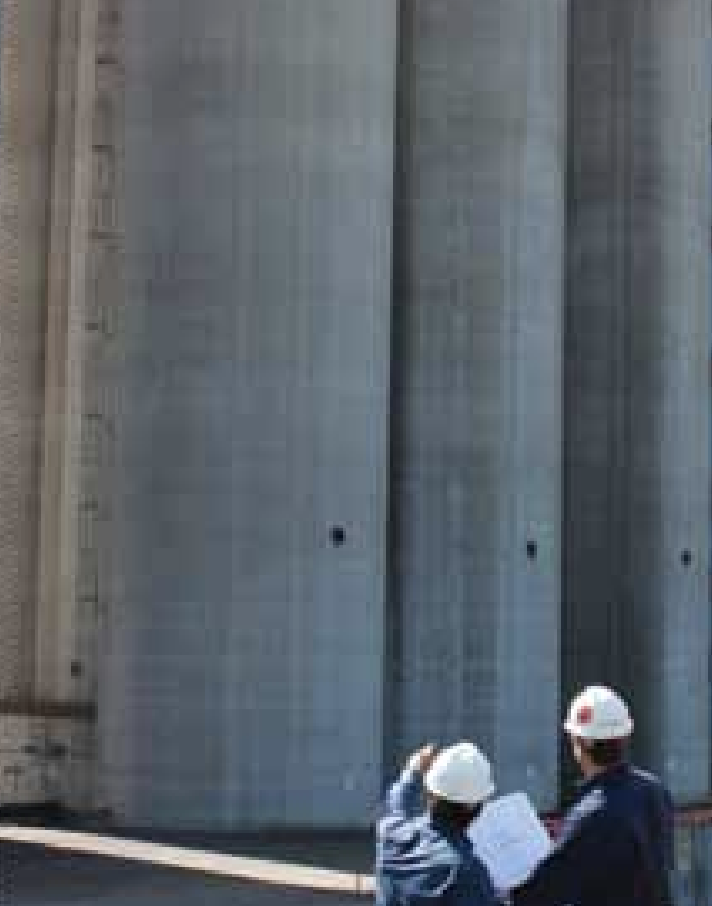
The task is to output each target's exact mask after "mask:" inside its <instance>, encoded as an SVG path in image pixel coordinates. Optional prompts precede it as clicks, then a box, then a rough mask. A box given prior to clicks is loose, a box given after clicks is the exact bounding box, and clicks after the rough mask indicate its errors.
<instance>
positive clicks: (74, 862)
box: [0, 841, 371, 906]
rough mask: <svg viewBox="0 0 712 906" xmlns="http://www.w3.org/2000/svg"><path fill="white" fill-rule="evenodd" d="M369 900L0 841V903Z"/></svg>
mask: <svg viewBox="0 0 712 906" xmlns="http://www.w3.org/2000/svg"><path fill="white" fill-rule="evenodd" d="M369 902H371V898H370V897H369V896H367V895H360V896H359V895H349V894H345V893H337V892H329V891H317V890H313V889H309V888H294V887H292V886H290V885H289V884H288V883H287V884H285V883H254V882H249V881H245V880H242V879H239V878H226V877H215V876H211V875H210V874H205V873H201V872H196V871H186V870H178V869H168V868H162V867H160V866H156V865H152V864H148V863H139V862H134V861H128V860H123V859H111V858H103V857H98V856H92V855H87V854H78V853H64V852H56V851H52V850H49V849H47V848H45V847H41V846H34V845H31V844H26V843H21V844H18V843H8V842H7V841H1V842H0V904H1V906H80V904H95V906H163V904H165V906H168V904H171V906H222V904H226V906H227V904H232V906H235V904H242V903H244V904H246V906H247V904H250V906H277V904H282V906H307V904H314V906H320V904H323V906H347V904H349V906H355V904H365V903H369Z"/></svg>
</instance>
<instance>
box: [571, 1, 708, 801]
mask: <svg viewBox="0 0 712 906" xmlns="http://www.w3.org/2000/svg"><path fill="white" fill-rule="evenodd" d="M571 17H572V32H571V64H570V99H571V103H570V135H571V140H570V149H571V159H570V179H569V196H570V197H569V222H568V233H567V235H568V238H569V261H568V290H567V312H566V318H567V347H566V349H567V359H566V369H565V374H566V381H565V384H566V404H565V409H566V518H565V537H566V541H567V547H566V553H565V560H566V566H565V575H566V585H565V607H564V629H563V632H564V646H563V647H564V660H563V663H564V687H565V690H566V692H567V693H571V692H573V691H574V689H575V688H576V687H577V686H579V685H581V684H583V683H586V682H591V681H593V680H608V681H610V682H615V683H618V684H619V685H621V686H622V688H623V689H624V691H626V692H627V694H629V695H630V696H631V698H632V701H633V704H634V707H635V711H636V720H637V730H638V732H637V733H636V740H637V745H638V748H639V754H640V756H641V757H642V758H643V760H645V761H646V762H647V763H649V764H650V765H651V766H652V767H655V768H657V769H659V770H661V771H662V772H663V773H664V775H665V777H666V779H667V780H668V781H669V783H670V785H671V786H672V788H673V790H674V792H675V793H676V794H677V795H678V797H680V798H681V799H690V798H694V797H698V796H703V795H705V794H706V793H707V792H708V790H709V773H710V772H709V743H710V728H709V722H710V687H709V632H710V627H709V524H710V505H709V480H710V447H709V419H710V394H709V388H710V384H709V365H708V361H709V360H708V338H709V333H710V330H709V298H710V254H709V231H710V182H709V179H710V159H709V157H710V155H709V120H710V100H711V99H710V66H709V54H710V47H712V40H711V38H710V4H709V3H708V2H707V0H677V2H675V3H670V2H667V0H652V2H651V0H629V2H626V3H620V2H616V0H610V2H603V3H602V2H599V0H580V2H576V3H573V4H572V7H571Z"/></svg>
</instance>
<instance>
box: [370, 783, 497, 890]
mask: <svg viewBox="0 0 712 906" xmlns="http://www.w3.org/2000/svg"><path fill="white" fill-rule="evenodd" d="M435 903H442V904H447V906H496V903H497V900H496V898H495V893H494V889H493V888H492V883H491V881H490V878H489V875H488V874H487V871H486V869H485V867H484V866H483V864H482V863H481V862H480V860H479V859H478V858H477V857H476V856H475V854H474V853H473V851H472V844H471V843H470V840H469V839H468V837H467V836H466V834H464V833H462V832H461V831H456V830H454V829H453V828H451V827H448V826H446V825H445V824H444V823H443V822H439V821H437V820H436V819H434V818H432V817H431V816H430V815H428V814H427V813H426V814H423V813H422V778H421V775H420V773H418V772H417V771H414V770H405V771H404V772H403V774H402V775H401V777H400V779H399V780H398V781H397V782H396V783H395V784H394V785H393V786H392V787H391V789H390V791H389V794H388V810H387V814H386V816H385V817H384V818H382V819H381V821H380V822H379V825H378V841H377V853H376V904H377V906H417V904H429V906H433V904H435Z"/></svg>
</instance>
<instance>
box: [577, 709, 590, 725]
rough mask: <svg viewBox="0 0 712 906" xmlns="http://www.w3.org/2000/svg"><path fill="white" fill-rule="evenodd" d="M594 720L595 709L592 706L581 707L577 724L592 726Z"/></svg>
mask: <svg viewBox="0 0 712 906" xmlns="http://www.w3.org/2000/svg"><path fill="white" fill-rule="evenodd" d="M592 720H593V708H592V707H591V706H590V705H581V707H580V708H579V709H578V713H577V715H576V723H579V724H590V723H591V721H592Z"/></svg>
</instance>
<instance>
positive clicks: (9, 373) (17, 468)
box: [0, 0, 57, 701]
mask: <svg viewBox="0 0 712 906" xmlns="http://www.w3.org/2000/svg"><path fill="white" fill-rule="evenodd" d="M56 13H57V5H56V3H55V2H54V0H6V2H3V3H2V5H1V10H0V577H1V578H0V699H15V700H17V699H22V700H23V701H26V700H27V699H28V697H29V696H30V695H31V694H32V691H33V680H34V662H35V620H36V599H37V556H38V551H37V549H38V544H39V494H38V488H39V482H40V456H41V443H42V411H43V405H44V402H43V400H44V393H43V390H44V387H43V380H44V372H43V339H44V330H45V323H46V292H47V256H48V246H49V199H50V194H51V186H50V170H51V149H52V141H53V134H52V96H53V86H54V54H53V39H54V33H55V32H54V29H55V20H56Z"/></svg>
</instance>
